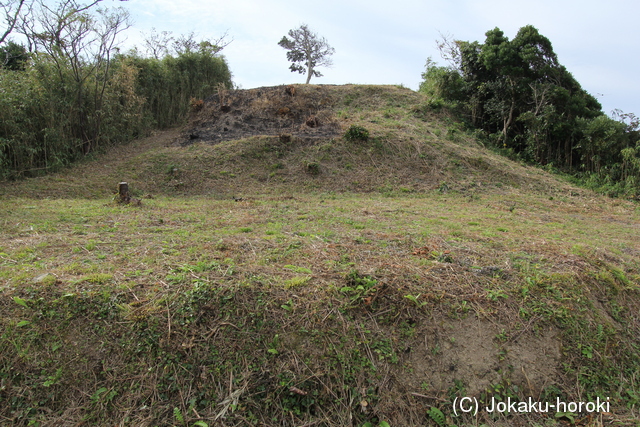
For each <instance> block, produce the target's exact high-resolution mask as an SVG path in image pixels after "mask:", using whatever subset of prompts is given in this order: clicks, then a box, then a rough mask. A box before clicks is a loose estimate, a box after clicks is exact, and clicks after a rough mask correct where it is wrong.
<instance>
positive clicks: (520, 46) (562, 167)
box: [420, 26, 640, 197]
mask: <svg viewBox="0 0 640 427" xmlns="http://www.w3.org/2000/svg"><path fill="white" fill-rule="evenodd" d="M439 48H440V52H441V54H442V56H443V57H444V58H445V59H446V60H447V61H448V62H449V64H450V65H449V66H447V67H443V66H438V65H436V64H435V63H434V62H433V61H432V60H431V59H429V60H428V61H427V66H426V71H425V72H424V73H423V79H424V81H423V82H422V84H421V87H420V90H421V91H423V92H425V93H427V94H428V95H430V96H431V101H430V103H431V105H432V106H434V107H436V108H442V107H447V108H448V109H449V110H450V111H453V112H454V113H455V114H456V115H457V117H459V118H461V119H462V120H464V121H465V122H466V123H467V124H468V125H469V126H470V127H472V128H475V129H477V130H478V131H477V132H476V133H477V134H478V136H479V137H480V138H483V139H484V140H486V141H489V143H490V144H491V145H492V146H494V147H496V148H497V149H499V150H501V151H502V152H504V153H506V154H508V155H511V156H513V157H517V158H519V159H522V160H524V161H527V162H532V163H536V164H539V165H543V166H545V167H547V168H548V169H550V170H555V171H558V170H559V171H563V172H567V173H570V174H571V175H572V176H574V177H578V178H579V179H580V180H581V181H582V183H583V184H587V185H590V186H592V187H594V188H597V189H599V190H604V191H605V192H608V193H609V194H611V195H616V196H617V195H622V196H628V197H637V196H638V195H640V143H639V141H640V133H639V129H640V120H639V119H638V118H637V117H636V116H635V115H634V114H630V113H627V114H625V113H622V112H620V111H615V112H614V114H613V117H614V118H610V117H608V116H606V115H605V114H604V113H603V112H602V107H601V105H600V103H599V102H598V101H597V100H596V98H594V97H593V96H592V95H590V94H589V93H587V92H586V91H585V90H584V89H582V87H581V86H580V84H579V83H578V82H577V81H576V79H575V78H574V77H573V76H572V75H571V73H570V72H569V71H567V69H566V68H565V67H564V66H562V65H560V63H559V62H558V58H557V56H556V54H555V53H554V51H553V47H552V45H551V42H550V41H549V40H548V39H547V38H546V37H544V36H543V35H541V34H540V33H539V32H538V30H537V29H536V28H535V27H533V26H526V27H523V28H521V29H520V30H519V32H518V33H517V35H516V37H515V38H513V39H512V40H509V39H508V38H507V37H506V36H505V35H504V33H503V32H502V31H501V30H500V29H498V28H495V29H493V30H490V31H488V32H487V33H486V40H485V42H484V43H479V42H467V41H460V40H456V41H453V40H449V39H447V38H444V39H443V40H441V41H440V43H439Z"/></svg>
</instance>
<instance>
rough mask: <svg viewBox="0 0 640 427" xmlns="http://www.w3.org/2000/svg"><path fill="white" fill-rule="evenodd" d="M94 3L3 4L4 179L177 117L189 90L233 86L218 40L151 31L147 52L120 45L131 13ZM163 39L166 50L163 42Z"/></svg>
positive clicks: (0, 148)
mask: <svg viewBox="0 0 640 427" xmlns="http://www.w3.org/2000/svg"><path fill="white" fill-rule="evenodd" d="M98 3H99V1H94V2H93V3H89V4H81V3H78V2H77V1H75V0H62V1H60V2H58V3H56V4H55V5H52V4H51V2H47V1H44V0H33V1H25V0H14V1H9V2H4V3H1V4H0V7H1V8H3V11H4V24H5V27H3V28H0V32H1V33H2V34H1V35H0V37H2V40H0V94H2V96H0V179H13V178H19V177H24V176H33V175H37V174H40V173H42V172H50V171H53V170H56V169H57V168H59V167H61V166H64V165H67V164H69V163H71V162H73V161H75V160H77V159H78V158H80V157H82V156H84V155H86V154H88V153H91V152H94V151H96V150H101V149H104V148H105V147H107V146H110V145H114V144H120V143H124V142H128V141H130V140H131V139H133V138H136V137H139V136H142V135H146V134H148V132H149V131H150V130H151V129H153V128H157V127H160V128H164V127H168V126H172V125H175V124H176V123H178V122H179V121H180V120H182V119H183V118H184V117H185V116H186V114H187V112H188V109H189V103H190V100H191V99H192V98H204V97H206V96H208V95H210V94H212V93H213V92H214V91H215V90H216V89H217V88H218V87H219V85H223V86H225V87H231V84H232V83H231V73H230V71H229V68H228V65H227V63H226V61H225V59H224V57H223V56H221V55H220V53H219V52H220V51H221V49H222V48H223V47H224V46H225V45H226V44H224V40H223V39H220V40H218V41H216V42H219V43H218V44H216V43H215V42H214V43H212V42H210V41H207V40H204V41H201V42H196V41H195V39H194V36H193V34H190V35H187V36H182V37H180V38H177V39H174V38H173V37H171V36H170V35H169V34H168V33H165V34H164V37H165V39H162V40H159V39H158V38H157V37H155V38H154V34H152V35H150V36H148V37H147V40H145V48H146V52H145V53H141V52H139V51H137V50H135V49H134V50H132V51H129V52H126V53H121V52H120V51H119V49H118V48H117V45H116V41H117V39H118V35H119V34H120V33H122V32H123V31H125V30H126V29H128V28H129V26H130V25H131V24H130V17H129V14H128V12H127V11H126V10H124V9H123V8H120V7H116V8H110V9H107V8H99V7H97V6H98ZM11 32H14V33H18V34H20V35H21V36H22V39H23V40H25V42H24V43H22V44H20V43H17V42H15V41H13V40H12V39H10V38H9V37H8V36H9V35H10V34H11ZM168 41H170V42H172V43H171V46H172V49H168V48H167V47H166V46H160V44H161V43H164V42H168ZM152 48H153V49H155V51H152V50H153V49H152ZM158 52H161V53H160V54H159V53H158Z"/></svg>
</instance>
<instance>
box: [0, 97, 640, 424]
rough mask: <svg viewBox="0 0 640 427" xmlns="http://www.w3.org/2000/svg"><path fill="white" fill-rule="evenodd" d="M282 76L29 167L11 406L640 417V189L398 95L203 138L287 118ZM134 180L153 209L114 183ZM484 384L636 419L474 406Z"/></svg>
mask: <svg viewBox="0 0 640 427" xmlns="http://www.w3.org/2000/svg"><path fill="white" fill-rule="evenodd" d="M280 90H284V88H265V89H263V90H262V92H260V93H261V94H262V95H260V96H262V97H266V98H265V99H267V100H271V102H273V103H274V106H273V108H272V107H270V104H269V103H268V102H263V101H261V102H262V103H255V102H253V101H252V99H253V100H256V99H261V98H260V97H256V95H255V93H254V94H253V95H251V93H250V91H246V92H244V91H239V92H238V93H235V94H233V96H234V97H235V98H232V95H231V94H229V95H227V96H229V99H233V100H234V101H233V102H229V103H228V104H229V105H230V107H231V109H230V110H229V111H228V112H222V111H217V110H216V109H217V107H215V106H216V105H217V104H220V100H219V99H211V100H208V101H207V103H205V107H204V108H203V109H202V110H200V111H198V112H196V113H194V116H193V118H192V122H191V123H190V124H189V126H187V127H186V128H185V129H184V130H174V131H170V132H165V133H161V134H158V135H155V136H152V137H150V138H147V139H145V140H140V141H136V142H135V143H133V144H132V145H130V146H128V147H125V148H119V149H114V150H113V151H112V152H110V153H107V154H105V155H104V156H103V157H99V158H96V159H93V160H88V161H87V162H86V163H85V164H82V165H79V166H77V167H74V168H73V169H70V170H68V171H66V172H64V173H60V174H56V175H51V176H48V177H42V178H38V179H32V180H27V181H22V182H18V183H4V184H3V186H2V188H1V190H0V191H1V196H0V198H1V199H2V203H1V204H0V230H1V231H2V233H1V234H0V284H1V288H0V292H1V294H2V299H1V300H0V313H2V315H1V316H0V322H1V326H0V331H1V332H0V340H1V343H0V417H1V418H0V420H2V423H5V424H7V425H25V426H26V425H40V426H48V425H51V426H53V425H56V426H59V425H78V424H80V423H84V424H86V425H140V426H145V425H148V426H155V425H180V426H205V425H208V426H218V425H220V426H241V425H242V426H244V425H256V426H257V425H265V426H276V425H279V426H283V425H287V426H299V425H318V426H345V425H354V426H384V425H391V426H396V425H397V426H401V425H402V426H414V425H416V426H417V425H434V426H435V425H439V426H444V425H452V424H456V425H473V426H480V425H536V424H537V425H554V424H560V423H568V422H571V423H575V424H578V425H593V426H595V425H603V424H605V423H606V424H607V425H633V423H634V422H635V414H636V411H637V406H638V404H639V401H640V391H639V389H638V385H637V380H638V378H637V372H638V371H639V369H640V350H639V349H640V341H639V338H638V337H640V324H639V322H638V316H637V313H638V311H639V309H640V299H639V296H640V286H639V282H640V266H639V265H638V255H639V254H640V252H639V250H640V249H639V247H638V243H639V242H638V238H637V229H638V223H639V214H638V210H637V206H636V205H634V204H632V203H629V202H624V201H619V200H611V199H604V198H601V197H598V196H595V195H593V194H590V193H588V192H586V191H583V190H579V189H576V188H572V187H570V186H569V185H567V184H566V183H563V182H561V181H559V180H558V179H556V178H554V177H553V176H550V175H548V174H546V173H544V172H542V171H540V170H537V169H531V168H528V167H525V166H522V165H519V164H515V163H512V162H509V161H507V160H505V159H503V158H501V157H498V156H496V155H495V154H493V153H490V152H488V151H487V150H485V149H483V147H482V146H481V144H478V143H477V142H476V141H475V140H474V139H473V138H472V136H470V135H468V134H466V133H465V132H464V131H463V130H462V129H461V128H460V127H459V126H458V125H456V124H455V123H453V122H450V121H448V120H447V118H446V117H441V116H438V115H436V114H435V113H433V112H431V111H430V110H429V109H428V108H426V107H425V106H426V105H427V103H426V100H425V99H424V98H423V97H422V96H421V95H420V94H416V93H414V92H411V91H409V90H407V89H403V88H398V87H379V86H344V87H341V86H340V87H332V86H329V87H318V86H309V87H306V86H297V87H296V94H295V97H298V99H297V100H296V101H295V102H297V103H298V104H295V105H294V106H293V107H288V108H290V109H289V114H290V117H288V118H287V117H280V118H278V117H275V118H273V120H275V121H276V122H277V120H283V122H282V123H283V125H282V126H280V127H279V128H278V127H276V129H277V132H275V131H274V132H275V133H274V134H269V132H270V131H264V129H263V130H259V132H264V133H266V134H259V133H258V134H256V135H245V136H243V137H242V139H231V140H217V139H215V138H211V139H207V138H206V137H205V136H206V135H207V133H206V132H201V133H200V134H199V136H198V138H191V137H190V135H191V134H193V133H194V129H195V128H198V129H213V130H215V129H217V128H219V127H220V123H222V122H220V119H221V118H222V120H223V122H224V120H227V119H228V118H229V117H226V116H225V114H233V111H234V108H237V109H238V110H239V111H240V112H239V113H236V115H235V116H234V117H238V116H243V117H246V115H249V114H250V115H252V117H253V118H254V119H255V120H257V118H260V117H261V116H260V114H264V115H265V117H268V116H269V115H270V114H273V112H274V111H275V112H276V113H277V111H278V110H279V109H280V108H284V107H283V106H282V105H281V104H278V103H280V102H285V101H287V99H288V98H285V97H284V96H283V95H282V94H281V93H280V92H278V91H280ZM306 91H308V94H309V95H308V98H304V97H305V92H306ZM295 97H294V98H295ZM314 99H320V100H322V99H326V100H327V101H326V102H324V103H323V104H322V105H320V104H316V103H314V102H312V101H313V100H314ZM292 102H293V101H292ZM207 104H208V106H207ZM225 104H226V103H225ZM256 105H260V108H257V107H256ZM234 106H235V107H234ZM276 106H277V107H278V108H277V109H275V107H276ZM294 107H295V108H294ZM208 108H209V110H207V109H208ZM250 108H253V110H250ZM296 108H298V110H296ZM305 108H306V109H307V110H305ZM310 108H315V110H313V111H311V110H309V109H310ZM207 111H208V112H207ZM311 113H313V115H314V116H315V117H321V118H322V120H318V124H319V125H320V126H319V127H318V126H316V124H315V123H314V128H313V129H312V130H309V129H305V128H304V127H302V128H301V126H306V118H308V116H309V115H311ZM296 117H299V118H301V119H305V121H304V122H296V121H295V120H294V119H295V118H296ZM247 120H248V119H247ZM247 120H245V121H247ZM286 120H291V121H289V122H286ZM296 120H297V119H296ZM196 122H197V124H196ZM243 123H244V121H243ZM323 123H330V124H331V126H330V127H331V129H332V132H334V133H336V132H337V131H336V129H338V127H337V126H339V132H337V134H336V135H334V136H329V137H327V136H326V135H325V136H319V135H317V134H314V132H324V131H325V130H322V129H321V130H318V129H319V128H321V127H322V124H323ZM285 125H286V126H285ZM239 127H241V126H238V128H239ZM284 128H286V129H285V130H286V132H285V131H283V130H282V129H284ZM269 129H271V128H269ZM278 129H279V130H278ZM294 129H297V130H298V131H300V132H302V133H296V132H294V131H293V130H294ZM352 129H355V130H352ZM363 129H364V130H366V131H367V133H368V138H365V137H364V135H363V134H364V132H363ZM350 130H351V131H350ZM210 135H216V132H215V131H212V132H211V133H210ZM286 135H289V137H288V138H287V137H286ZM283 136H285V137H284V138H283ZM194 140H197V142H194ZM185 141H189V144H188V145H186V144H185ZM123 180H124V181H128V182H129V183H130V185H131V187H132V189H133V190H134V192H136V193H137V195H138V197H142V204H141V206H120V205H117V204H115V203H114V202H113V201H111V200H110V199H111V195H112V193H113V192H114V191H115V185H116V184H117V182H119V181H123ZM234 196H235V200H234V198H233V197H234ZM240 199H241V200H240ZM465 396H470V397H475V398H477V399H478V400H479V402H481V403H482V405H483V407H484V406H486V405H489V404H490V403H491V399H492V398H498V399H501V400H502V401H507V399H509V398H511V399H517V400H527V399H528V398H532V399H534V400H535V401H540V402H550V403H554V402H555V401H556V399H558V398H559V399H561V400H563V401H567V402H569V401H583V402H590V401H596V400H597V399H598V398H600V399H601V400H602V399H604V400H606V399H607V398H609V401H610V403H611V406H610V409H611V410H610V412H609V413H588V412H586V411H582V412H580V413H557V412H556V411H554V410H551V411H550V412H547V413H541V414H540V413H537V414H527V413H522V414H516V413H510V414H507V413H504V414H491V413H488V412H487V411H480V412H479V413H478V415H477V416H476V417H471V416H469V415H464V414H462V415H456V414H455V413H454V411H453V402H454V401H455V400H456V398H461V397H465Z"/></svg>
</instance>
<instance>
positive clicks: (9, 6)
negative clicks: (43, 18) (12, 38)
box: [0, 0, 25, 44]
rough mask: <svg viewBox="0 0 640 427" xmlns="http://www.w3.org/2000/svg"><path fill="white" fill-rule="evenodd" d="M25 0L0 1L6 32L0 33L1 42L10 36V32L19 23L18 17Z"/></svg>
mask: <svg viewBox="0 0 640 427" xmlns="http://www.w3.org/2000/svg"><path fill="white" fill-rule="evenodd" d="M24 3H25V0H8V1H3V2H0V9H2V15H3V16H2V19H3V20H4V26H5V28H4V32H2V35H0V44H2V43H4V41H5V39H6V38H7V37H9V34H11V32H12V31H13V29H14V28H15V27H16V24H17V23H18V18H19V16H20V12H21V11H22V7H23V6H24Z"/></svg>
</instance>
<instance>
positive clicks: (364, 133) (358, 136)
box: [344, 125, 369, 142]
mask: <svg viewBox="0 0 640 427" xmlns="http://www.w3.org/2000/svg"><path fill="white" fill-rule="evenodd" d="M344 139H346V140H347V141H352V142H353V141H368V140H369V131H368V130H366V129H365V128H363V127H362V126H356V125H352V126H351V127H350V128H349V129H348V130H347V131H346V132H345V134H344Z"/></svg>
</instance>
